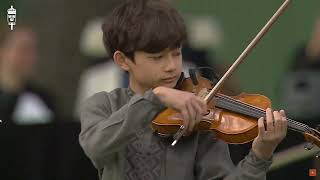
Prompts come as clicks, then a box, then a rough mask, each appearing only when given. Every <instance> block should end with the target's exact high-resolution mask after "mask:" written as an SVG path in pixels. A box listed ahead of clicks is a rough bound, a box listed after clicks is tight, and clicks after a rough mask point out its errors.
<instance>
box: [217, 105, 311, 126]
mask: <svg viewBox="0 0 320 180" xmlns="http://www.w3.org/2000/svg"><path fill="white" fill-rule="evenodd" d="M230 103H231V104H230ZM220 105H222V106H224V107H223V108H226V109H229V110H231V111H235V112H238V113H242V114H246V115H249V116H253V117H256V118H259V117H263V116H264V115H262V114H260V113H258V114H257V112H255V111H252V110H250V109H249V110H248V109H246V108H244V107H243V106H242V107H241V106H239V104H237V106H234V103H233V102H230V101H229V102H228V104H221V103H220ZM292 126H294V127H293V129H294V128H295V129H297V130H298V131H299V132H304V131H306V130H307V129H305V128H303V129H304V130H303V129H301V127H300V126H297V125H296V124H292ZM289 129H292V128H290V126H289Z"/></svg>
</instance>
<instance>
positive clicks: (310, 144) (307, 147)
mask: <svg viewBox="0 0 320 180" xmlns="http://www.w3.org/2000/svg"><path fill="white" fill-rule="evenodd" d="M313 147H314V144H313V143H309V142H308V143H306V144H305V145H304V149H305V150H308V151H309V150H311V149H312V148H313Z"/></svg>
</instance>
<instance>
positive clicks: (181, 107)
mask: <svg viewBox="0 0 320 180" xmlns="http://www.w3.org/2000/svg"><path fill="white" fill-rule="evenodd" d="M153 93H154V94H155V95H156V96H157V97H158V98H159V99H160V101H161V102H163V103H164V104H165V105H166V106H168V107H171V108H174V109H176V110H177V111H179V112H180V113H181V115H182V117H183V125H184V127H185V135H188V134H190V133H191V132H192V131H193V129H194V127H195V126H196V125H197V124H198V123H199V122H200V121H201V120H202V116H203V115H204V114H206V112H207V104H206V103H205V101H204V100H203V99H201V98H200V97H197V96H196V95H194V94H193V93H190V92H186V91H180V90H176V89H172V88H167V87H162V86H161V87H156V88H155V89H153Z"/></svg>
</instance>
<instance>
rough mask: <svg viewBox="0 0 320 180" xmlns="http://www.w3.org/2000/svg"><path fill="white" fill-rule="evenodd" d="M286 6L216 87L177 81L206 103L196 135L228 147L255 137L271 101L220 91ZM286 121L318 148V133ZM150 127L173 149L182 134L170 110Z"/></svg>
mask: <svg viewBox="0 0 320 180" xmlns="http://www.w3.org/2000/svg"><path fill="white" fill-rule="evenodd" d="M289 3H290V0H286V1H285V2H284V3H283V4H282V5H281V7H280V8H279V9H278V10H277V12H276V13H275V14H274V15H273V16H272V18H271V19H270V20H269V21H268V22H267V24H266V25H265V26H264V27H263V28H262V30H261V31H260V32H259V33H258V34H257V35H256V37H255V38H254V39H253V40H252V41H251V43H250V44H249V45H248V46H247V48H246V49H245V50H244V51H243V52H242V54H241V55H240V56H239V57H238V59H237V60H236V61H235V62H234V63H233V64H232V66H231V67H230V68H229V69H228V71H227V72H226V73H225V74H224V75H223V77H222V78H221V79H220V80H219V81H218V82H217V83H216V84H215V83H213V82H212V81H210V80H208V79H206V78H204V77H202V76H197V77H196V80H194V79H191V78H183V77H182V79H181V80H179V81H178V85H177V87H178V89H180V90H183V91H188V92H192V93H194V94H195V95H197V96H199V97H201V98H204V100H205V102H206V103H207V107H208V111H207V113H206V114H205V115H204V116H203V117H202V120H201V121H200V122H199V124H198V125H197V127H196V129H195V130H196V131H212V132H214V133H215V135H216V137H217V138H219V139H221V140H223V141H225V142H227V143H230V144H244V143H247V142H250V141H252V140H254V138H256V137H257V135H258V119H259V118H260V117H265V114H266V109H267V108H270V107H271V100H270V99H269V98H268V97H266V96H264V95H260V94H247V93H241V94H239V95H238V96H228V95H225V94H222V93H220V92H219V89H220V88H221V86H222V85H223V83H224V82H225V81H226V79H227V78H228V77H229V76H230V75H231V73H232V72H234V71H235V69H236V67H237V66H239V65H240V63H241V62H242V61H243V60H244V58H245V57H246V56H247V55H248V53H249V52H250V51H251V50H252V49H253V48H254V46H255V45H256V44H257V43H258V41H259V40H260V39H261V38H262V36H264V35H265V33H266V32H267V31H268V30H269V29H270V27H271V26H272V24H273V23H274V22H275V21H276V20H277V18H278V17H279V16H280V14H281V13H283V11H284V10H285V9H286V8H287V6H288V4H289ZM287 121H288V129H289V130H293V131H297V132H299V133H301V134H302V135H303V136H304V137H305V140H306V141H307V142H310V143H312V144H315V145H317V146H318V147H320V132H319V131H318V130H316V129H314V128H311V127H309V126H307V125H306V124H303V123H300V122H298V121H295V120H293V119H290V118H287ZM151 127H152V129H153V130H154V131H155V132H156V133H157V134H159V135H161V136H166V137H168V136H172V137H173V139H174V141H173V143H172V146H174V145H175V144H176V143H177V142H178V140H179V139H180V138H181V137H182V135H183V132H184V126H183V119H182V116H181V115H180V113H179V112H177V111H176V110H174V109H172V108H167V109H165V110H164V111H162V112H160V113H159V114H158V115H157V116H156V117H155V119H154V120H153V121H152V124H151Z"/></svg>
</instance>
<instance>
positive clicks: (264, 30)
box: [204, 0, 291, 103]
mask: <svg viewBox="0 0 320 180" xmlns="http://www.w3.org/2000/svg"><path fill="white" fill-rule="evenodd" d="M290 2H291V0H286V1H285V2H284V3H283V4H282V5H281V6H280V7H279V9H278V10H277V11H276V12H275V13H274V15H273V16H272V17H271V18H270V20H269V21H268V22H267V23H266V24H265V25H264V27H263V28H262V29H261V30H260V32H259V33H258V34H257V35H256V37H255V38H254V39H253V40H252V41H251V42H250V44H249V45H248V46H247V48H246V49H245V50H244V51H243V52H242V53H241V54H240V56H239V57H238V58H237V60H236V61H235V62H234V63H233V64H232V65H231V66H230V68H229V69H228V71H227V72H226V73H225V74H224V75H223V76H222V78H220V80H219V81H218V83H217V84H216V85H215V86H214V88H213V89H212V90H211V91H210V92H209V93H208V95H207V96H206V97H205V98H204V100H205V102H206V103H208V102H209V101H210V100H211V99H212V98H213V97H214V95H215V94H217V92H218V91H219V89H220V88H221V87H222V85H223V84H224V82H225V81H226V80H227V79H228V78H229V77H230V76H231V74H232V73H233V72H234V71H235V70H236V68H237V67H238V66H239V65H240V64H241V63H242V62H243V60H244V59H245V58H246V57H247V56H248V54H249V53H250V52H251V51H252V50H253V48H254V47H255V46H256V45H257V44H258V42H259V41H260V40H261V38H262V37H263V36H264V35H265V34H266V33H267V32H268V31H269V30H270V28H271V26H272V25H273V24H274V23H275V22H276V20H277V19H278V18H279V17H280V15H282V13H283V12H284V11H285V10H286V8H287V7H288V5H289V3H290Z"/></svg>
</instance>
